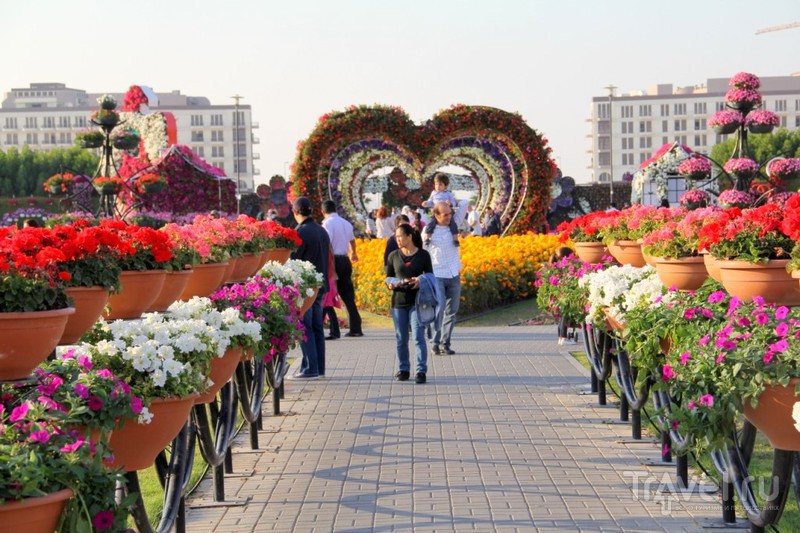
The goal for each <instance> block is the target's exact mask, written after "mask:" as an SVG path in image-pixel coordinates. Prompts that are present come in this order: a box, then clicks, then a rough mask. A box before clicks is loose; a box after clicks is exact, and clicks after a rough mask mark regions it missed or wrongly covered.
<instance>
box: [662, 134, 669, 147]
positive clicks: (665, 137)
mask: <svg viewBox="0 0 800 533" xmlns="http://www.w3.org/2000/svg"><path fill="white" fill-rule="evenodd" d="M668 142H669V137H667V136H666V135H664V136H663V137H661V144H662V145H664V144H667V143H668Z"/></svg>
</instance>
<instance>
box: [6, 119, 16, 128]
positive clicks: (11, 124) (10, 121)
mask: <svg viewBox="0 0 800 533" xmlns="http://www.w3.org/2000/svg"><path fill="white" fill-rule="evenodd" d="M6 129H9V130H15V129H17V118H16V117H6Z"/></svg>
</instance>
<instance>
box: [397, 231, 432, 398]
mask: <svg viewBox="0 0 800 533" xmlns="http://www.w3.org/2000/svg"><path fill="white" fill-rule="evenodd" d="M394 237H395V239H397V245H398V247H399V248H398V249H397V250H395V251H394V252H392V253H390V254H389V261H388V263H387V264H386V276H387V278H386V284H387V285H388V286H389V288H390V289H392V291H393V293H392V319H393V320H394V335H395V339H396V340H397V362H398V366H399V370H398V372H397V374H395V376H394V377H395V378H396V379H397V381H406V380H408V378H409V377H410V376H411V363H410V361H409V353H408V328H409V326H411V336H412V337H413V339H414V352H415V356H416V359H417V375H416V382H417V383H425V381H426V380H427V376H426V375H427V373H428V346H427V344H426V343H425V329H424V328H423V327H422V324H420V321H419V316H418V315H417V307H416V298H417V292H418V291H419V280H418V279H417V278H418V277H419V276H421V275H422V274H424V273H426V272H430V273H433V264H432V263H431V256H430V254H428V252H427V251H425V250H423V249H422V237H421V236H420V234H419V233H417V232H416V231H414V228H412V227H411V226H410V225H409V224H400V225H399V226H397V229H395V231H394Z"/></svg>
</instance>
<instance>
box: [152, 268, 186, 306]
mask: <svg viewBox="0 0 800 533" xmlns="http://www.w3.org/2000/svg"><path fill="white" fill-rule="evenodd" d="M191 277H192V270H191V269H190V270H173V271H170V272H167V275H166V276H165V277H164V286H163V287H161V290H160V291H159V292H158V296H157V297H156V299H155V301H154V302H153V303H152V304H150V307H148V308H147V310H146V311H145V312H147V313H163V312H164V311H166V310H167V308H168V307H169V306H170V305H172V303H173V302H174V301H175V300H177V299H178V298H180V297H181V294H183V290H184V289H185V288H186V284H187V283H189V278H191Z"/></svg>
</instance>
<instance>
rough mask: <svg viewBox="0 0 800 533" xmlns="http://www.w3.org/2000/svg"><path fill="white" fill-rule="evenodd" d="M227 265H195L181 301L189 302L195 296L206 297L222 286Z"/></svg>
mask: <svg viewBox="0 0 800 533" xmlns="http://www.w3.org/2000/svg"><path fill="white" fill-rule="evenodd" d="M226 268H228V263H206V264H202V265H195V266H194V268H192V275H191V277H190V278H189V281H188V282H187V283H186V287H184V289H183V292H182V293H181V297H180V299H181V300H184V301H185V300H191V299H192V298H194V297H195V296H208V295H209V294H211V293H212V292H214V291H215V290H217V288H218V287H219V286H220V285H221V284H222V280H223V276H224V275H225V269H226Z"/></svg>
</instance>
